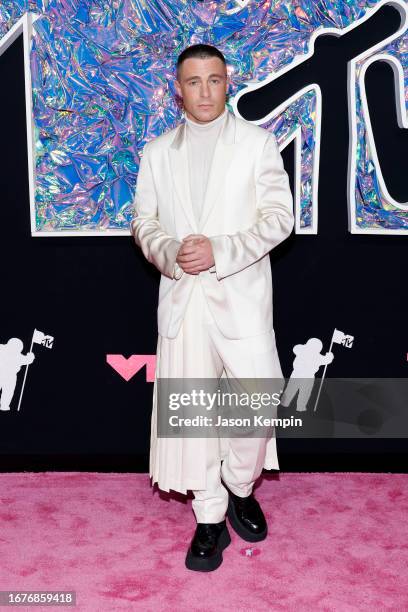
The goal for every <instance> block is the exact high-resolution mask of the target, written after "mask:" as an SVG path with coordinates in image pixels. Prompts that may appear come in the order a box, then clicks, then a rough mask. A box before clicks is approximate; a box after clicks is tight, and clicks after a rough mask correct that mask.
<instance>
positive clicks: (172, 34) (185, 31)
mask: <svg viewBox="0 0 408 612" xmlns="http://www.w3.org/2000/svg"><path fill="white" fill-rule="evenodd" d="M241 5H242V6H240V5H239V3H238V2H236V1H235V0H228V1H224V0H223V1H219V2H215V1H204V2H199V1H198V0H188V1H187V0H123V1H119V0H2V3H1V6H0V36H1V35H3V34H5V33H6V32H7V31H8V30H9V29H10V28H11V27H12V26H13V24H14V23H15V22H16V21H17V20H18V19H19V18H20V17H21V15H22V14H23V13H24V12H26V11H32V12H34V13H36V14H38V15H40V18H39V19H38V20H37V21H36V22H35V23H34V25H33V30H34V35H33V41H32V50H31V73H32V95H33V114H34V124H35V135H34V137H35V154H36V159H35V168H36V193H35V209H36V228H37V230H38V231H44V232H46V231H59V230H76V231H78V232H80V231H84V230H88V231H89V230H92V231H94V230H101V231H103V230H106V229H124V230H128V228H129V223H130V221H131V219H132V217H133V198H134V192H135V185H136V179H137V172H138V167H139V160H140V157H139V156H140V154H141V152H142V149H143V146H144V144H145V143H146V142H147V141H149V140H151V139H152V138H154V137H156V136H158V135H159V134H161V133H163V132H164V131H167V130H170V129H172V128H174V127H175V126H176V125H177V124H178V123H179V121H180V119H181V117H182V111H181V108H180V106H179V105H178V104H177V101H176V98H175V90H174V84H173V83H174V78H175V73H174V66H175V62H176V59H177V56H178V54H179V53H180V52H181V51H182V50H183V48H185V47H186V46H188V45H189V44H193V43H197V42H207V43H210V44H214V45H216V46H217V47H219V48H220V49H221V51H223V53H224V54H225V55H226V57H227V60H228V65H229V72H230V75H231V88H230V101H231V97H232V96H234V95H235V94H236V93H237V92H238V91H240V90H241V89H242V88H244V87H245V83H246V82H248V81H251V80H254V79H255V80H258V81H262V80H264V79H266V78H267V77H268V75H270V74H271V73H273V72H276V71H278V70H280V69H282V68H283V67H284V66H287V65H288V64H290V62H292V61H293V59H294V58H295V56H297V55H302V54H305V53H306V52H307V50H308V45H309V41H310V36H311V34H312V33H313V32H314V31H315V30H316V29H317V28H327V27H337V28H344V27H346V26H347V25H350V24H351V23H353V21H355V20H356V19H358V18H360V17H362V16H363V15H364V14H365V11H366V9H367V8H368V7H370V6H373V5H375V2H372V1H368V0H367V1H364V0H347V2H344V1H340V0H338V1H331V0H319V1H316V0H315V1H310V0H302V2H299V3H297V2H289V1H288V0H286V1H282V0H276V1H274V2H272V1H271V0H263V1H261V0H258V1H254V0H249V1H248V2H247V3H245V2H241ZM404 36H405V38H403V40H399V41H398V44H397V43H396V42H394V43H393V45H391V47H392V50H391V52H393V53H395V54H398V57H399V58H400V60H401V62H402V63H403V65H404V71H405V78H407V40H408V39H407V37H406V35H404ZM405 91H406V92H407V88H406V90H405ZM406 95H407V94H406ZM230 108H231V107H230ZM360 110H361V109H360V108H359V109H358V112H359V111H360ZM299 126H300V127H301V129H302V162H301V163H302V168H301V189H300V194H301V226H302V227H304V228H308V227H310V224H311V222H312V217H313V199H312V164H313V155H314V149H315V129H314V128H315V103H314V98H313V96H310V95H306V96H304V97H303V98H302V100H300V101H298V103H296V104H292V105H291V106H290V108H288V109H286V110H285V111H284V112H282V113H281V115H280V116H279V117H274V118H273V120H272V121H269V122H268V123H267V124H266V125H265V126H264V127H267V129H270V130H273V131H274V133H275V134H276V136H277V139H278V142H279V143H280V144H281V143H282V142H284V140H285V139H286V138H287V137H288V135H290V133H291V130H293V129H295V128H296V127H299ZM359 128H360V129H359V131H358V134H359V136H358V138H359V141H358V146H357V168H358V175H357V181H356V197H357V208H358V222H359V224H360V225H361V227H382V228H387V227H401V228H406V227H407V225H408V220H407V213H406V212H405V211H401V210H397V209H395V207H392V206H391V207H390V206H388V207H387V205H386V204H387V203H386V202H385V201H384V196H383V194H381V193H380V190H379V187H378V184H377V181H376V180H375V169H374V167H373V165H372V164H371V166H370V161H371V160H370V158H369V156H370V152H369V150H368V147H367V146H366V143H365V130H364V125H361V117H360V115H359ZM367 169H369V170H367ZM336 188H337V187H336Z"/></svg>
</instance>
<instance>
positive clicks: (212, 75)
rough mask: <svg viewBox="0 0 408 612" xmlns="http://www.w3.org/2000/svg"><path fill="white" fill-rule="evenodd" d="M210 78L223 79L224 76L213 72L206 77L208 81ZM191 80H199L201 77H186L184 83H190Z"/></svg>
mask: <svg viewBox="0 0 408 612" xmlns="http://www.w3.org/2000/svg"><path fill="white" fill-rule="evenodd" d="M211 77H221V78H223V77H225V74H217V73H216V72H213V73H212V74H210V75H209V76H208V78H209V79H210V78H211ZM192 79H201V77H200V76H191V77H188V78H187V79H185V80H186V81H191V80H192Z"/></svg>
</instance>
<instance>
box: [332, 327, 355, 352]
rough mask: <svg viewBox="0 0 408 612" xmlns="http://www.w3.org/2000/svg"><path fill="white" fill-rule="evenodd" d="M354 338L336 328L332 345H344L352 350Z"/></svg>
mask: <svg viewBox="0 0 408 612" xmlns="http://www.w3.org/2000/svg"><path fill="white" fill-rule="evenodd" d="M353 341H354V336H350V335H348V334H345V333H343V332H342V331H340V330H339V329H336V328H334V332H333V337H332V344H333V342H334V343H335V344H342V345H343V346H345V347H346V348H351V347H352V346H353Z"/></svg>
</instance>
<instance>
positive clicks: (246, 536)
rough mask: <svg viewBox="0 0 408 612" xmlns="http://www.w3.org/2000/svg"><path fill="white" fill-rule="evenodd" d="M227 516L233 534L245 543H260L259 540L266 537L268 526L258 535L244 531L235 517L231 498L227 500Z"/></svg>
mask: <svg viewBox="0 0 408 612" xmlns="http://www.w3.org/2000/svg"><path fill="white" fill-rule="evenodd" d="M227 516H228V519H229V522H230V524H231V527H232V528H233V530H234V531H235V533H237V534H238V535H239V537H240V538H242V539H243V540H245V542H261V540H265V538H266V536H267V535H268V526H266V527H265V529H264V530H263V531H261V532H260V533H252V532H251V531H248V529H245V527H243V526H242V525H241V523H240V521H239V519H238V517H237V514H236V512H235V508H234V504H233V502H232V501H231V498H229V500H228V509H227Z"/></svg>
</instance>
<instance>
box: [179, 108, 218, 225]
mask: <svg viewBox="0 0 408 612" xmlns="http://www.w3.org/2000/svg"><path fill="white" fill-rule="evenodd" d="M227 112H228V111H227V108H225V109H224V112H223V113H221V115H219V116H218V117H216V118H215V119H213V120H212V121H209V122H208V123H197V122H195V121H193V120H192V119H189V118H188V117H187V116H186V128H187V131H186V137H187V150H188V163H189V175H190V177H189V178H190V193H191V203H192V206H193V210H194V214H195V218H196V220H197V224H198V222H199V220H200V216H201V210H202V207H203V203H204V196H205V192H206V188H207V181H208V175H209V171H210V166H211V161H212V158H213V154H214V149H215V145H216V142H217V138H218V136H219V134H220V132H221V129H222V126H223V123H224V121H225V118H226V116H227Z"/></svg>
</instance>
